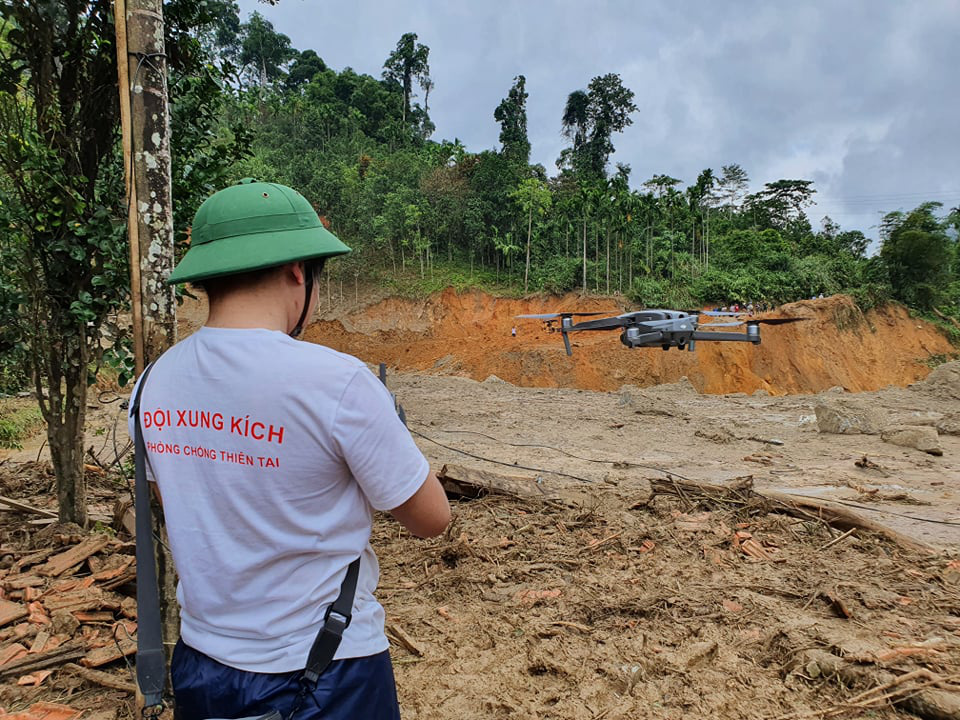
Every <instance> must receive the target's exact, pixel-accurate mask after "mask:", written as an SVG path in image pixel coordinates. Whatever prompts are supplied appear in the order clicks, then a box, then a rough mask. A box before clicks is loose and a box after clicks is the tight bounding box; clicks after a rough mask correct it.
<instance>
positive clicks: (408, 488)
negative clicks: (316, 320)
mask: <svg viewBox="0 0 960 720" xmlns="http://www.w3.org/2000/svg"><path fill="white" fill-rule="evenodd" d="M347 252H349V248H347V247H346V246H345V245H344V244H343V243H341V242H340V241H339V240H338V239H337V238H336V237H335V236H334V235H332V234H331V233H330V232H328V231H327V230H326V229H325V228H324V227H323V225H322V224H321V222H320V220H319V218H318V217H317V214H316V212H315V211H314V210H313V208H312V207H311V206H310V204H309V203H308V202H307V201H306V199H305V198H303V197H302V196H301V195H300V194H299V193H297V192H295V191H294V190H291V189H290V188H287V187H284V186H282V185H276V184H270V183H260V182H254V181H252V180H245V181H241V183H239V184H238V185H235V186H233V187H230V188H227V189H225V190H222V191H220V192H219V193H216V194H215V195H213V196H212V197H210V198H209V199H208V200H207V201H206V202H205V203H204V204H203V205H202V206H201V207H200V209H199V210H198V211H197V215H196V218H195V220H194V224H193V229H192V237H191V247H190V250H189V251H188V252H187V254H186V255H185V256H184V258H183V260H182V261H181V262H180V263H179V264H178V265H177V267H176V269H175V270H174V271H173V273H172V275H171V277H170V282H171V283H181V282H191V283H192V284H193V285H194V286H195V287H199V288H201V289H203V290H204V291H205V292H206V293H207V296H208V298H209V304H210V310H209V316H208V319H207V322H206V324H205V325H204V327H203V328H201V329H200V330H199V331H198V332H196V333H194V334H193V335H191V336H190V337H188V338H187V339H185V340H183V341H182V342H180V343H178V344H177V345H175V346H174V347H173V348H171V349H170V350H168V351H167V352H166V353H165V354H164V355H163V356H162V357H161V358H160V359H159V360H157V362H156V363H155V364H154V366H153V368H152V369H151V371H150V374H149V377H148V379H147V381H146V383H145V385H144V389H143V394H142V398H141V403H140V418H141V425H142V428H143V436H144V441H145V447H146V450H147V461H148V466H149V469H150V473H151V479H154V480H155V481H156V487H157V490H158V491H159V494H160V496H161V497H162V501H163V508H164V516H165V519H166V524H167V530H168V533H169V537H170V547H171V551H172V553H173V557H174V561H175V563H176V568H177V573H178V575H179V580H180V581H179V585H178V588H177V598H178V601H179V603H180V617H181V640H180V642H179V643H178V645H177V648H176V650H175V652H174V657H173V664H172V668H171V673H172V678H173V686H174V692H175V695H176V703H177V714H178V717H179V718H180V720H202V719H203V718H210V717H227V718H228V717H242V716H252V715H257V714H264V713H267V712H270V711H271V710H276V711H279V712H280V713H281V714H282V715H283V717H284V718H288V715H289V714H290V713H291V711H293V709H294V708H295V707H296V706H298V705H299V709H298V710H297V712H296V716H295V719H294V720H311V719H312V718H320V717H323V718H324V720H331V719H333V720H336V719H340V718H343V719H346V718H361V717H362V718H368V719H371V720H380V719H381V718H382V719H383V720H387V719H390V720H393V719H394V718H399V709H398V707H397V699H396V688H395V685H394V680H393V669H392V666H391V664H390V658H389V654H388V652H387V649H388V642H387V639H386V636H385V635H384V630H383V627H384V612H383V608H382V607H381V606H380V604H379V603H378V602H377V600H376V598H375V597H374V590H375V589H376V585H377V580H378V576H379V568H378V565H377V557H376V555H375V554H374V552H373V550H372V549H371V547H370V544H369V538H370V530H371V526H372V520H373V511H374V510H383V511H388V512H390V513H391V514H392V515H393V516H394V517H395V518H396V519H397V520H399V521H400V523H401V524H402V525H403V526H404V527H406V528H407V530H409V531H410V532H411V533H412V534H413V535H417V536H420V537H431V536H435V535H438V534H440V533H442V532H443V531H444V529H445V528H446V526H447V525H448V523H449V521H450V507H449V504H448V502H447V498H446V495H445V494H444V492H443V489H442V487H441V486H440V484H439V482H438V481H437V479H436V477H435V475H434V474H433V473H431V472H430V468H429V465H428V463H427V460H426V458H424V456H423V455H422V454H421V453H420V451H419V450H418V449H417V447H416V445H415V444H414V443H413V440H412V439H411V437H410V434H409V433H408V432H407V430H406V428H405V427H404V426H403V424H402V423H401V421H400V419H399V418H398V417H397V414H396V412H395V407H394V404H393V400H392V398H391V396H390V393H389V392H387V390H386V388H384V387H383V385H382V384H381V383H380V382H378V380H377V379H376V378H375V377H374V375H373V374H372V373H371V372H370V371H369V370H368V368H367V367H366V365H365V364H364V363H363V362H361V361H359V360H357V359H356V358H353V357H351V356H349V355H345V354H343V353H339V352H336V351H334V350H331V349H329V348H326V347H323V346H320V345H314V344H311V343H305V342H301V341H298V340H296V339H295V338H296V336H297V335H299V333H300V331H301V330H302V328H303V325H304V322H305V321H306V320H307V319H308V318H309V317H310V316H311V314H312V313H313V311H314V310H315V309H316V304H317V278H318V275H319V273H320V270H321V269H322V267H323V263H324V261H325V259H326V258H327V257H331V256H335V255H341V254H344V253H347ZM358 558H359V574H358V575H356V590H355V596H354V598H353V602H352V614H351V613H344V614H345V615H352V616H351V617H350V619H349V621H348V624H347V627H346V629H345V630H344V631H343V633H342V641H341V642H340V644H339V647H337V650H336V653H335V655H334V656H333V657H334V659H333V661H332V662H331V663H330V665H329V666H328V667H327V669H326V670H325V671H324V672H323V673H322V674H321V675H320V677H319V680H318V682H317V684H316V689H314V690H312V691H310V692H309V693H301V688H302V687H303V679H304V673H303V670H304V667H305V666H306V664H307V657H308V654H309V653H310V651H311V646H312V645H313V643H314V640H315V638H316V637H317V632H318V630H319V629H320V628H321V627H322V626H324V623H325V619H326V614H327V612H328V609H329V608H330V606H331V604H332V603H333V602H334V601H335V600H337V598H338V595H341V593H342V592H347V591H344V588H346V587H348V586H349V585H350V583H349V581H347V580H345V578H346V577H347V575H348V569H349V568H350V567H351V563H353V562H354V561H356V560H357V559H358ZM348 594H349V593H348Z"/></svg>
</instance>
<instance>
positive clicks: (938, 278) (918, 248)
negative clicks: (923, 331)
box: [880, 202, 953, 309]
mask: <svg viewBox="0 0 960 720" xmlns="http://www.w3.org/2000/svg"><path fill="white" fill-rule="evenodd" d="M940 207H941V204H940V203H935V202H929V203H924V204H923V205H920V206H919V207H918V208H916V209H915V210H913V211H912V212H910V213H907V214H906V215H904V214H903V213H898V214H890V215H887V217H886V218H884V221H885V224H886V226H887V227H888V228H889V235H888V236H887V237H886V238H885V239H884V241H883V245H882V246H881V248H880V257H881V258H882V259H883V261H884V263H885V264H886V266H887V272H888V273H889V275H890V284H891V286H892V287H893V293H894V297H896V298H897V299H899V300H901V301H903V302H904V303H906V304H907V305H911V306H913V307H918V308H922V309H929V308H932V307H934V306H935V305H936V304H937V302H938V301H939V299H940V296H941V294H942V293H943V292H944V291H945V290H946V288H947V286H948V285H949V283H950V282H951V280H952V279H953V278H952V274H951V270H950V264H951V260H952V259H953V253H952V247H951V241H950V238H949V236H948V235H947V233H946V229H945V228H944V223H943V222H941V221H940V220H939V219H938V218H937V217H936V215H935V214H934V212H935V210H937V209H938V208H940Z"/></svg>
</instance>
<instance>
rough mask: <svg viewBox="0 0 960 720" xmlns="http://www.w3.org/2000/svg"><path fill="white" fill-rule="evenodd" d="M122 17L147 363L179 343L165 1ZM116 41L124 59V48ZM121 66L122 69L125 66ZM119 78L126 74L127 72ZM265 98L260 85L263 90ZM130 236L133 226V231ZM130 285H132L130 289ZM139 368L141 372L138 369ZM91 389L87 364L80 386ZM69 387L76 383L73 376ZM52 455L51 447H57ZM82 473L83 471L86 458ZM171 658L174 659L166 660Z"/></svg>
mask: <svg viewBox="0 0 960 720" xmlns="http://www.w3.org/2000/svg"><path fill="white" fill-rule="evenodd" d="M117 6H118V8H119V9H121V13H119V14H118V18H117V21H123V22H122V24H123V28H122V29H121V28H120V27H119V25H120V24H121V23H120V22H117V24H118V30H117V36H118V41H119V39H120V37H121V35H122V38H123V41H124V43H125V44H126V45H127V47H126V50H127V52H126V55H125V57H121V58H118V60H119V62H127V63H128V64H127V68H128V76H127V79H128V80H129V82H130V83H131V85H130V91H129V94H126V97H124V95H125V93H124V92H123V89H122V90H121V105H125V104H126V105H127V107H128V109H129V119H130V123H129V124H130V125H131V126H132V127H131V128H130V130H131V136H130V141H129V146H130V149H131V152H132V156H133V157H132V160H133V162H132V170H133V179H132V182H131V181H130V180H129V179H128V182H127V185H128V187H130V188H131V191H130V194H131V197H129V198H128V201H131V207H132V208H133V209H135V211H136V225H137V228H136V232H130V236H131V239H133V238H134V237H136V246H134V243H133V242H131V265H137V266H138V270H139V273H136V272H132V273H131V275H132V277H131V280H132V282H133V281H138V282H139V287H138V288H136V290H135V291H134V293H133V294H134V297H136V295H137V294H139V296H140V313H139V314H140V317H141V320H142V327H139V328H138V327H134V328H133V332H134V335H136V334H138V333H140V334H142V338H143V340H142V344H143V358H141V359H140V362H141V363H149V362H152V361H153V360H156V359H157V358H158V357H160V355H161V354H163V352H164V351H165V350H166V349H167V348H169V347H170V346H171V345H173V344H174V343H175V342H176V341H177V322H176V297H175V295H174V290H173V286H171V285H168V284H167V282H166V279H167V277H168V276H169V274H170V272H171V271H172V270H173V265H174V241H173V189H172V185H171V166H170V114H169V105H168V102H169V98H168V97H167V68H166V57H167V56H166V53H165V49H164V42H163V37H164V28H163V2H162V0H127V3H126V7H124V3H123V2H120V3H118V5H117ZM120 45H121V43H120V42H118V52H119V53H123V50H124V48H123V47H120ZM119 62H118V64H119ZM121 77H123V74H122V73H121ZM260 91H261V97H262V92H263V89H262V85H261V90H260ZM129 230H132V228H131V227H128V231H129ZM131 284H132V283H131ZM139 369H141V368H138V370H139ZM80 382H82V383H83V384H84V387H85V385H86V364H85V363H84V365H83V368H82V378H81V380H80ZM67 387H68V389H69V387H70V378H69V375H68V376H67ZM79 432H80V433H81V437H80V446H79V447H80V450H79V451H80V452H81V453H82V451H83V443H82V440H83V438H82V432H83V429H82V425H81V427H80V430H79ZM51 449H52V448H51ZM80 463H81V464H80V473H81V476H82V472H83V465H82V457H81V458H80ZM153 522H154V531H155V532H156V533H157V534H158V535H159V536H160V537H163V538H164V539H165V537H166V534H165V532H164V530H163V528H162V527H161V525H160V514H159V513H155V514H154V519H153ZM167 548H169V543H166V542H165V543H163V544H161V545H160V547H159V548H158V550H157V581H158V584H159V587H160V613H161V618H162V622H163V636H164V645H165V647H167V648H168V649H172V648H173V646H174V644H175V643H176V641H177V638H179V637H180V616H179V609H178V606H177V599H176V572H175V570H174V565H173V558H172V556H171V555H170V551H169V550H168V549H167ZM168 657H169V654H168Z"/></svg>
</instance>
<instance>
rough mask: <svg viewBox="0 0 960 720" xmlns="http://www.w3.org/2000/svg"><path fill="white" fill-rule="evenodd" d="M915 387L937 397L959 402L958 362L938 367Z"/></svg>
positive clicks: (959, 368) (959, 361)
mask: <svg viewBox="0 0 960 720" xmlns="http://www.w3.org/2000/svg"><path fill="white" fill-rule="evenodd" d="M917 385H918V386H920V387H922V388H923V389H925V390H926V391H928V392H931V393H933V394H935V395H937V396H938V397H941V398H953V399H954V400H960V360H954V361H953V362H948V363H944V364H943V365H938V366H937V367H935V368H934V369H933V372H931V373H930V374H929V375H927V379H926V380H924V381H923V382H920V383H917Z"/></svg>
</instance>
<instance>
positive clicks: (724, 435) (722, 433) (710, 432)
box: [694, 424, 737, 445]
mask: <svg viewBox="0 0 960 720" xmlns="http://www.w3.org/2000/svg"><path fill="white" fill-rule="evenodd" d="M694 435H696V436H697V437H702V438H704V439H705V440H712V441H713V442H715V443H720V444H724V445H725V444H726V443H730V442H733V441H734V440H736V439H737V438H736V436H735V435H734V434H733V433H732V432H730V431H729V430H727V429H726V428H725V427H723V426H722V425H713V424H706V425H704V426H703V427H702V428H700V429H699V430H697V431H696V432H695V433H694Z"/></svg>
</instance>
